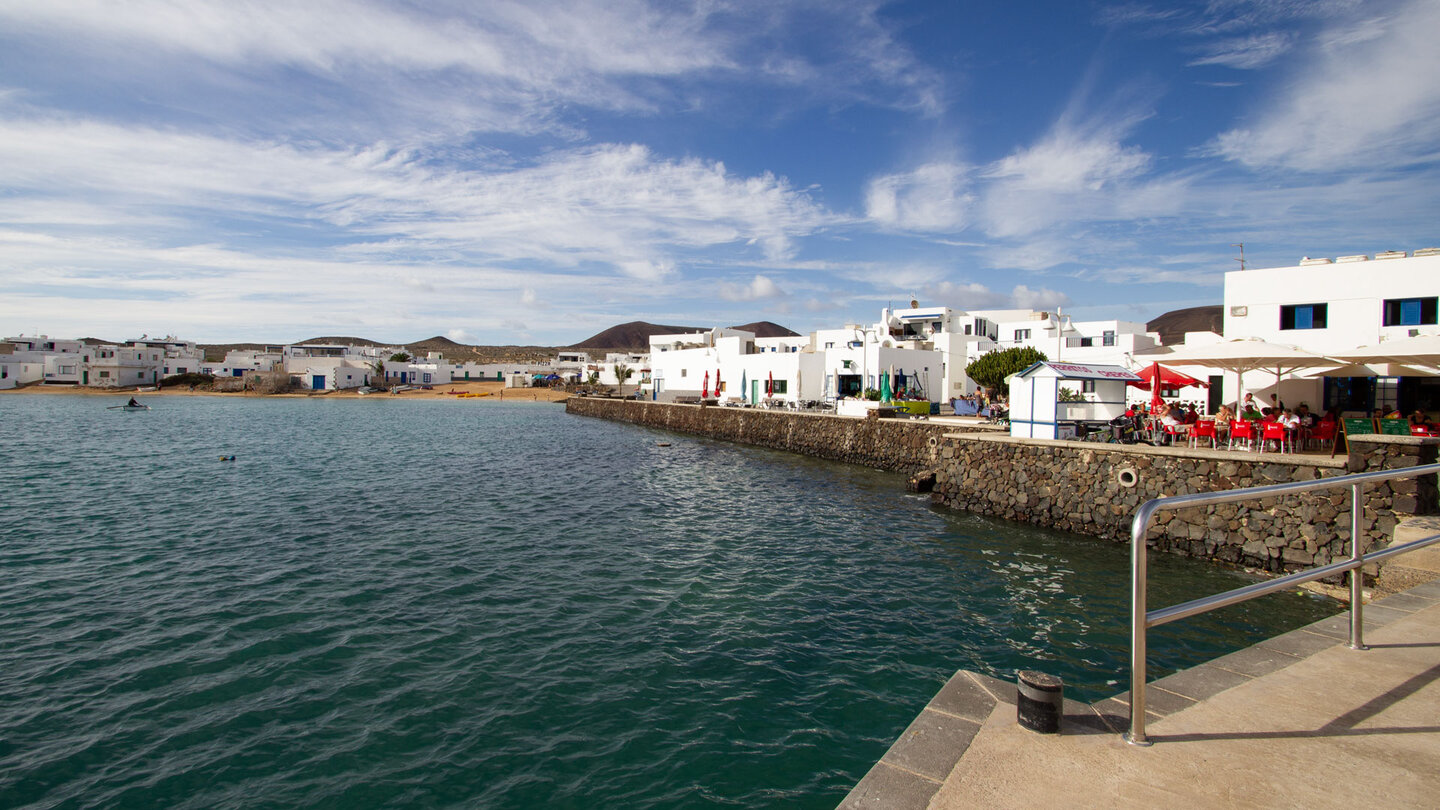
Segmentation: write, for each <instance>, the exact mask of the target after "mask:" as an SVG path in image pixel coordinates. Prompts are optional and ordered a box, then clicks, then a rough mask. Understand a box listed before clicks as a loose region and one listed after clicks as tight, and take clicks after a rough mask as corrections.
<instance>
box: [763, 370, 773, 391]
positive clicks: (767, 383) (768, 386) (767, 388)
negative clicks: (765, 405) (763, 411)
mask: <svg viewBox="0 0 1440 810" xmlns="http://www.w3.org/2000/svg"><path fill="white" fill-rule="evenodd" d="M765 396H767V397H773V396H775V372H773V371H772V372H770V379H769V380H766V381H765Z"/></svg>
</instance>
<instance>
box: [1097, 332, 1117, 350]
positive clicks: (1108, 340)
mask: <svg viewBox="0 0 1440 810" xmlns="http://www.w3.org/2000/svg"><path fill="white" fill-rule="evenodd" d="M1100 344H1101V345H1102V346H1114V345H1115V332H1114V331H1113V330H1106V331H1105V332H1104V333H1103V334H1102V335H1101V336H1100Z"/></svg>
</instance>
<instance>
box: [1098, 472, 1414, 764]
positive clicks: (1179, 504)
mask: <svg viewBox="0 0 1440 810" xmlns="http://www.w3.org/2000/svg"><path fill="white" fill-rule="evenodd" d="M1435 474H1440V464H1426V465H1423V466H1419V467H1410V468H1405V469H1396V470H1375V471H1372V472H1364V473H1355V474H1353V475H1347V476H1341V477H1340V478H1332V479H1323V478H1322V479H1317V480H1314V481H1294V482H1291V483H1289V484H1268V485H1265V486H1258V487H1244V488H1242V489H1234V490H1225V491H1222V492H1206V493H1194V494H1191V495H1172V496H1170V497H1166V498H1155V499H1153V500H1150V501H1146V502H1145V503H1143V504H1141V505H1140V508H1139V509H1137V510H1136V511H1135V520H1134V522H1133V523H1132V524H1131V526H1130V730H1129V731H1128V732H1126V734H1125V740H1126V741H1127V742H1129V743H1131V744H1132V745H1150V744H1151V743H1150V741H1149V740H1148V739H1146V737H1145V681H1146V679H1147V672H1146V662H1145V658H1146V643H1147V642H1146V634H1147V633H1148V631H1149V629H1150V628H1151V627H1159V626H1161V625H1165V624H1168V623H1170V622H1173V621H1178V620H1180V619H1184V618H1187V617H1190V616H1198V615H1199V614H1201V613H1205V612H1208V611H1211V610H1215V609H1218V608H1222V607H1226V606H1228V605H1237V604H1240V603H1241V602H1244V601H1247V600H1250V599H1254V598H1256V597H1259V596H1264V595H1266V594H1271V593H1279V592H1280V591H1283V590H1289V589H1292V588H1294V587H1295V586H1297V585H1301V584H1304V583H1306V582H1313V581H1315V580H1317V579H1324V578H1325V577H1331V576H1339V575H1341V574H1344V573H1345V572H1346V571H1349V572H1350V646H1351V648H1353V649H1357V650H1363V649H1366V647H1365V639H1364V604H1363V602H1364V589H1363V587H1362V586H1363V585H1364V576H1365V574H1364V570H1363V566H1364V565H1365V563H1366V562H1371V561H1373V562H1379V561H1380V560H1385V559H1389V558H1390V557H1395V556H1398V555H1401V554H1406V553H1409V552H1411V551H1415V550H1418V549H1421V548H1428V547H1430V546H1437V545H1440V534H1434V535H1431V536H1429V537H1424V538H1421V539H1419V540H1412V541H1410V542H1407V543H1402V544H1400V545H1398V546H1396V545H1391V546H1388V547H1386V548H1383V549H1380V550H1379V551H1374V552H1371V553H1369V554H1366V553H1364V552H1363V550H1362V546H1361V543H1362V539H1361V532H1360V526H1361V522H1362V519H1363V517H1364V514H1365V511H1364V510H1365V482H1367V481H1396V480H1400V479H1404V478H1414V477H1417V476H1421V475H1435ZM1347 484H1348V485H1349V486H1350V559H1348V560H1345V561H1344V562H1334V563H1331V564H1329V565H1322V566H1319V567H1317V568H1310V569H1307V570H1303V571H1297V572H1295V573H1293V574H1289V575H1286V576H1282V577H1280V578H1278V579H1274V580H1271V581H1269V582H1265V583H1256V584H1254V585H1247V586H1245V587H1243V588H1236V589H1234V590H1230V591H1226V592H1225V593H1221V594H1216V595H1214V596H1207V597H1202V598H1200V599H1192V600H1190V601H1189V602H1184V603H1181V604H1179V605H1171V606H1170V607H1167V608H1160V609H1158V610H1155V611H1154V612H1153V613H1152V612H1151V611H1149V610H1148V609H1147V607H1146V601H1147V600H1146V576H1147V575H1146V571H1145V567H1146V546H1145V536H1146V535H1147V534H1149V532H1150V523H1151V521H1153V520H1154V519H1155V515H1156V513H1158V512H1160V511H1161V510H1162V509H1164V510H1174V509H1187V508H1193V507H1198V506H1209V505H1213V504H1221V503H1240V502H1242V501H1251V500H1262V499H1264V498H1268V497H1278V496H1281V495H1288V494H1298V493H1301V492H1311V491H1314V490H1322V489H1338V488H1340V487H1343V486H1345V485H1347Z"/></svg>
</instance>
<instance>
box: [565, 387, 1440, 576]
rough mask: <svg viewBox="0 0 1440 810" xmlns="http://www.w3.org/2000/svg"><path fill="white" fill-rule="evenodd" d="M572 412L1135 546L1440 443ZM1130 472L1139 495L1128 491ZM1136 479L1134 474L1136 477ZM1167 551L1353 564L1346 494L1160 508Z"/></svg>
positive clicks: (1182, 525) (793, 416)
mask: <svg viewBox="0 0 1440 810" xmlns="http://www.w3.org/2000/svg"><path fill="white" fill-rule="evenodd" d="M565 409H566V411H567V412H569V413H573V414H578V415H581V416H593V417H598V418H602V419H610V420H614V421H618V422H629V423H631V424H636V425H644V426H646V427H653V428H660V429H663V430H673V431H676V432H680V433H689V434H694V435H698V436H707V437H710V438H715V439H723V440H727V441H733V442H739V443H743V444H751V445H756V446H759V447H768V448H772V449H775V450H787V451H790V452H793V453H803V454H805V455H809V456H816V457H818V458H825V459H831V460H833V461H844V462H848V463H851V464H863V465H865V466H867V467H875V468H878V469H883V470H891V471H894V472H900V473H904V474H906V475H912V476H913V475H916V474H917V473H933V474H934V478H935V484H934V491H933V493H932V496H931V497H932V498H933V499H934V501H935V503H937V504H939V505H941V506H945V507H948V508H951V509H958V510H963V511H968V512H975V513H977V514H982V515H990V516H993V517H1000V518H1005V519H1008V520H1016V521H1022V522H1026V523H1033V524H1036V525H1040V526H1048V527H1052V528H1057V529H1064V530H1066V531H1072V532H1077V533H1080V534H1088V535H1093V536H1096V537H1103V538H1107V539H1111V540H1116V541H1128V540H1129V537H1130V524H1131V521H1132V520H1133V519H1134V517H1135V510H1136V509H1137V508H1138V507H1139V506H1140V504H1142V503H1144V502H1145V501H1148V500H1150V499H1152V498H1160V497H1164V496H1167V495H1185V494H1190V493H1195V492H1214V491H1219V490H1226V489H1236V488H1240V487H1250V486H1261V485H1265V484H1284V483H1290V482H1292V481H1313V480H1315V479H1318V478H1324V477H1334V476H1338V475H1343V474H1345V473H1347V472H1362V471H1365V470H1377V469H1392V468H1397V467H1412V466H1415V465H1417V464H1432V463H1435V461H1436V453H1437V448H1440V439H1424V438H1415V437H1410V436H1358V437H1353V438H1352V441H1351V446H1350V452H1349V454H1348V455H1347V456H1340V457H1337V458H1330V457H1327V456H1323V455H1316V456H1306V455H1292V454H1284V455H1282V454H1279V453H1265V454H1260V453H1249V452H1233V453H1232V452H1228V451H1223V450H1189V449H1184V448H1165V447H1149V446H1146V445H1102V444H1088V443H1083V442H1064V441H1047V440H1038V439H1019V438H1012V437H1010V436H1007V435H997V434H996V433H995V432H994V431H993V430H987V429H982V428H979V427H978V426H977V428H974V429H972V432H963V431H964V430H965V429H964V428H962V427H959V426H957V425H956V424H954V423H949V424H946V423H943V422H930V421H913V420H908V419H906V420H902V419H874V418H870V419H851V418H845V417H837V416H832V415H826V414H804V413H788V412H784V411H765V410H754V409H748V408H720V407H702V406H699V405H676V404H667V403H655V402H637V401H634V400H620V399H600V398H571V399H570V400H568V401H567V402H566V404H565ZM1122 471H1126V472H1127V473H1133V475H1134V485H1133V486H1128V487H1127V486H1124V485H1122V483H1121V472H1122ZM1127 480H1128V478H1127ZM1365 495H1366V497H1365V512H1364V513H1363V514H1362V516H1361V527H1362V531H1363V532H1364V540H1363V541H1362V547H1363V548H1364V549H1365V550H1369V549H1370V548H1371V547H1373V546H1374V545H1375V544H1376V543H1377V542H1379V543H1387V542H1389V540H1390V536H1391V532H1392V530H1393V529H1394V527H1395V524H1396V523H1397V522H1398V521H1399V520H1400V519H1402V518H1405V517H1408V516H1410V515H1417V514H1435V513H1437V512H1440V505H1437V494H1436V484H1435V477H1434V476H1429V477H1427V478H1421V479H1409V480H1404V481H1395V482H1390V483H1385V484H1379V485H1374V486H1370V487H1367V489H1366V493H1365ZM1150 537H1151V542H1152V543H1153V544H1154V547H1155V548H1157V549H1160V550H1165V551H1171V552H1175V553H1178V554H1183V555H1186V556H1191V557H1200V558H1203V559H1213V560H1220V561H1222V562H1227V563H1233V564H1237V565H1246V566H1250V567H1253V568H1259V569H1262V570H1268V571H1277V572H1278V571H1282V570H1296V569H1299V568H1307V567H1310V566H1312V565H1325V564H1327V563H1330V562H1334V561H1336V560H1339V559H1343V558H1345V557H1347V556H1348V555H1349V551H1348V549H1347V548H1346V544H1347V543H1348V542H1349V539H1350V491H1349V488H1348V487H1347V488H1341V489H1334V490H1328V491H1321V492H1313V493H1303V494H1300V495H1293V496H1288V497H1285V498H1281V499H1269V500H1266V501H1264V502H1259V503H1258V504H1257V503H1245V504H1220V505H1216V506H1210V507H1204V508H1195V509H1187V510H1183V511H1179V512H1162V513H1160V514H1159V515H1158V516H1157V519H1156V523H1155V526H1154V527H1153V528H1152V530H1151V535H1150Z"/></svg>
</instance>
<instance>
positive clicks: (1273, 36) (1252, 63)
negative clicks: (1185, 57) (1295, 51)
mask: <svg viewBox="0 0 1440 810" xmlns="http://www.w3.org/2000/svg"><path fill="white" fill-rule="evenodd" d="M1293 44H1294V41H1293V38H1292V37H1291V36H1290V35H1288V34H1284V33H1279V32H1271V33H1267V34H1254V35H1251V36H1246V37H1236V38H1234V39H1225V40H1221V41H1219V42H1212V43H1210V44H1208V45H1205V46H1204V47H1202V48H1201V49H1200V50H1201V54H1202V55H1201V56H1199V57H1198V58H1196V59H1192V60H1191V61H1190V63H1189V64H1190V65H1191V66H1192V67H1193V66H1196V65H1224V66H1225V67H1231V68H1235V69H1237V70H1255V69H1258V68H1262V67H1264V66H1266V65H1268V64H1270V63H1271V62H1273V61H1275V60H1276V59H1278V58H1279V57H1280V56H1281V55H1282V54H1284V53H1285V52H1286V51H1288V50H1290V47H1291V45H1293Z"/></svg>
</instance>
